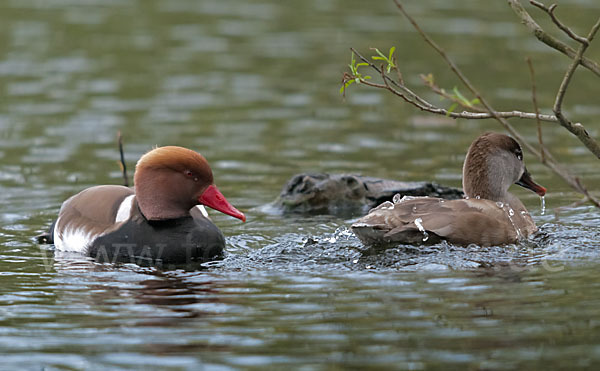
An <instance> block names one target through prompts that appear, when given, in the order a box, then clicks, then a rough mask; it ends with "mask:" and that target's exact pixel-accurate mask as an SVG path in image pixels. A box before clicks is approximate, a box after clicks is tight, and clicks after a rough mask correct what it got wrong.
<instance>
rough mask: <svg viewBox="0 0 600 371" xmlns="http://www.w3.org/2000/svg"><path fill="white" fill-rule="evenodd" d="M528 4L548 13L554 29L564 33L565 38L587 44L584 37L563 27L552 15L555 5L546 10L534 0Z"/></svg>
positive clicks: (530, 0)
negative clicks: (556, 28) (554, 26)
mask: <svg viewBox="0 0 600 371" xmlns="http://www.w3.org/2000/svg"><path fill="white" fill-rule="evenodd" d="M529 3H530V4H531V5H533V6H535V7H538V8H540V9H542V10H543V11H545V12H546V13H548V15H549V16H550V18H552V22H554V24H555V25H556V27H558V28H560V29H561V30H562V31H563V32H564V33H566V34H567V36H569V37H570V38H571V39H573V40H575V41H577V42H579V43H581V44H587V43H588V40H587V39H586V38H585V37H581V36H579V35H577V34H576V33H575V32H573V31H571V29H570V28H569V27H567V26H565V25H564V24H563V23H562V22H561V21H560V20H559V19H558V18H557V17H556V15H555V14H554V10H556V4H552V5H550V7H549V8H547V7H546V6H545V5H544V4H542V3H539V2H537V1H535V0H529Z"/></svg>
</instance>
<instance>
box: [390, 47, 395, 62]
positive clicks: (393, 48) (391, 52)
mask: <svg viewBox="0 0 600 371" xmlns="http://www.w3.org/2000/svg"><path fill="white" fill-rule="evenodd" d="M395 51H396V47H395V46H392V47H391V48H390V56H389V57H388V59H389V60H390V61H391V60H392V57H393V56H394V52H395Z"/></svg>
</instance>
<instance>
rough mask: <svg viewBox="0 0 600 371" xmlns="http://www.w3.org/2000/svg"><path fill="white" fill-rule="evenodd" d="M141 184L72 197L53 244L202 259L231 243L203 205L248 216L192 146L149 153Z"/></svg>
mask: <svg viewBox="0 0 600 371" xmlns="http://www.w3.org/2000/svg"><path fill="white" fill-rule="evenodd" d="M134 183H135V186H134V188H135V190H133V189H131V188H128V187H124V186H118V185H101V186H95V187H91V188H88V189H85V190H83V191H81V192H80V193H78V194H76V195H74V196H72V197H71V198H69V199H68V200H66V201H65V202H64V203H63V204H62V207H61V208H60V212H59V214H58V219H56V222H55V223H54V225H53V227H52V228H51V237H52V238H51V240H50V241H49V242H54V245H55V246H56V249H57V250H62V251H74V252H81V253H84V254H87V255H90V256H92V257H94V258H96V259H98V260H102V261H126V262H132V263H137V264H145V263H150V264H152V263H190V262H197V261H199V262H202V261H208V260H212V259H214V258H217V257H219V256H220V255H221V254H222V251H223V248H224V246H225V239H224V237H223V234H222V233H221V231H220V230H219V228H217V226H215V225H214V224H213V223H212V222H211V221H210V219H208V218H207V216H206V215H204V213H205V210H204V209H203V208H202V205H205V206H208V207H211V208H213V209H215V210H218V211H221V212H223V213H225V214H228V215H231V216H233V217H235V218H238V219H241V220H242V221H245V220H246V217H245V216H244V214H242V213H241V212H240V211H239V210H237V209H236V208H235V207H233V206H232V205H231V204H230V203H229V202H228V201H227V200H226V199H225V197H224V196H223V194H221V192H220V191H219V190H218V189H217V187H216V186H215V185H214V182H213V174H212V170H211V168H210V166H209V164H208V162H207V161H206V159H205V158H204V157H203V156H202V155H200V154H198V153H197V152H195V151H192V150H190V149H186V148H182V147H175V146H167V147H158V148H155V149H153V150H151V151H150V152H148V153H146V154H145V155H143V156H142V157H141V158H140V160H139V161H138V163H137V165H136V170H135V176H134ZM52 240H53V241H52Z"/></svg>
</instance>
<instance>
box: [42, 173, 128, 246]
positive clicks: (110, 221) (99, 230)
mask: <svg viewBox="0 0 600 371" xmlns="http://www.w3.org/2000/svg"><path fill="white" fill-rule="evenodd" d="M133 194H134V192H133V190H132V189H130V188H127V187H124V186H116V185H103V186H96V187H91V188H87V189H85V190H83V191H81V192H79V193H78V194H76V195H74V196H72V197H71V198H69V199H68V200H67V201H65V202H64V203H63V205H62V207H61V208H60V212H59V214H58V219H57V220H56V222H55V224H54V231H53V240H54V243H55V245H56V248H57V249H59V250H65V251H78V252H86V251H87V249H88V248H89V246H90V245H91V243H92V241H93V240H94V239H95V238H97V237H98V236H100V235H102V234H105V233H107V232H110V231H111V230H114V229H116V228H118V223H119V222H122V221H123V220H124V219H126V218H127V217H124V216H125V215H126V214H127V213H128V211H129V212H130V207H129V210H126V209H127V207H125V204H124V203H123V201H125V199H127V198H128V197H133ZM130 201H131V199H130ZM122 206H123V207H122ZM117 216H119V218H120V219H121V220H120V221H119V220H117ZM127 216H128V215H127Z"/></svg>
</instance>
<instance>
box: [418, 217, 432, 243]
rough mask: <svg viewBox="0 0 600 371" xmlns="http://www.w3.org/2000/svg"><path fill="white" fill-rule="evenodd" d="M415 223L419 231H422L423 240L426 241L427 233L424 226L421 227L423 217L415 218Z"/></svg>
mask: <svg viewBox="0 0 600 371" xmlns="http://www.w3.org/2000/svg"><path fill="white" fill-rule="evenodd" d="M415 225H416V226H417V228H418V229H419V231H420V232H421V233H423V242H425V241H427V240H428V239H429V234H428V233H427V231H426V230H425V228H423V219H421V218H417V219H415Z"/></svg>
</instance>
